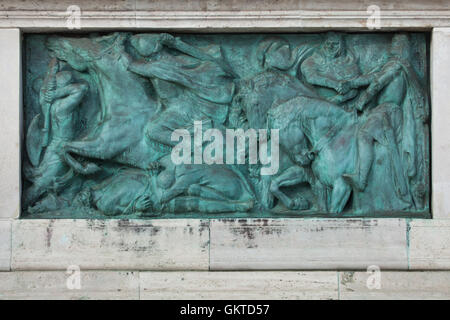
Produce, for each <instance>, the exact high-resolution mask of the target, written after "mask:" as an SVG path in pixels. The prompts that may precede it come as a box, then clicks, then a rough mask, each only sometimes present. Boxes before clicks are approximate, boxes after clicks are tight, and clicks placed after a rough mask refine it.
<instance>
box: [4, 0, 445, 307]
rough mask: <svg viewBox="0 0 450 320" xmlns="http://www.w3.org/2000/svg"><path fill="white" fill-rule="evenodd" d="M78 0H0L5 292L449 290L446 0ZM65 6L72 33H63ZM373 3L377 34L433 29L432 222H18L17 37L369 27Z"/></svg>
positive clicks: (162, 295)
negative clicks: (73, 23)
mask: <svg viewBox="0 0 450 320" xmlns="http://www.w3.org/2000/svg"><path fill="white" fill-rule="evenodd" d="M76 2H77V3H74V2H73V1H69V0H66V1H42V2H36V1H22V2H17V1H2V2H1V3H0V79H1V81H2V85H1V86H0V114H1V117H0V133H1V134H0V142H1V145H2V147H3V149H2V153H1V155H0V191H1V197H0V270H1V271H2V272H0V299H16V298H65V299H85V298H91V299H96V298H106V299H110V298H112V299H114V298H127V299H138V298H141V299H170V298H187V299H202V298H218V299H221V298H231V299H245V298H257V299H261V298H273V299H287V298H291V299H305V298H309V299H312V298H316V299H355V298H363V299H365V298H374V299H376V298H390V299H399V298H445V299H448V298H450V201H449V200H448V198H449V197H448V192H449V191H450V169H449V166H448V163H450V135H449V134H448V123H449V117H450V114H449V112H450V111H449V110H450V99H448V89H447V86H448V80H450V79H449V76H448V70H450V52H449V51H450V7H449V3H448V1H445V0H442V1H439V0H436V1H425V0H409V1H396V2H390V1H356V0H349V1H342V2H340V3H339V6H338V7H337V5H336V3H335V2H334V1H329V0H321V1H317V0H316V1H290V0H283V1H247V2H242V3H241V2H238V1H231V0H230V1H188V2H186V1H178V0H171V1H165V2H147V1H132V0H123V1H96V2H91V1H84V0H83V1H81V0H78V1H76ZM73 4H75V5H78V6H79V7H80V9H81V13H82V15H81V20H80V22H81V25H80V26H81V30H68V29H67V19H68V17H69V15H68V13H67V12H66V9H67V8H68V7H69V6H70V5H73ZM370 5H377V6H378V7H379V8H380V28H381V29H379V30H378V31H381V32H382V31H387V30H422V31H429V32H430V33H431V50H430V51H431V53H430V59H431V70H430V72H431V97H432V137H431V138H432V143H431V145H432V215H433V219H431V220H425V219H414V220H410V219H281V220H280V219H245V220H214V219H213V220H196V219H182V220H131V221H128V220H108V221H99V220H20V219H18V217H19V213H20V184H21V183H20V181H21V178H20V160H21V155H20V152H21V151H20V150H21V143H22V138H21V132H22V125H21V118H22V114H21V111H22V110H21V100H22V92H21V73H22V70H21V34H22V33H24V32H57V31H81V32H83V31H92V30H112V29H116V30H117V29H121V30H123V29H126V30H166V31H177V32H181V31H191V32H192V31H195V32H217V31H220V32H237V31H255V32H256V31H258V32H277V31H280V32H312V31H316V30H336V29H339V30H347V31H368V25H367V19H368V17H369V16H370V13H368V11H367V9H368V7H369V6H370ZM330 8H336V9H335V10H331V9H330ZM371 31H377V30H371ZM74 266H75V269H76V268H78V267H79V269H80V272H81V274H80V275H81V278H80V279H81V289H79V290H78V289H74V290H71V289H70V288H69V287H70V286H68V285H67V281H68V279H69V278H70V277H71V274H70V272H69V273H67V269H68V268H69V269H70V270H72V268H73V267H74ZM368 268H369V270H374V269H373V268H375V270H377V269H376V268H379V269H380V270H381V274H380V276H381V278H380V279H381V280H380V284H381V287H380V288H379V289H377V288H372V287H371V286H370V285H368V284H367V283H368V279H369V277H371V276H373V275H374V274H373V273H372V272H370V271H369V272H367V270H368ZM347 270H354V271H347ZM169 271H170V272H169ZM230 271H233V272H230ZM375 272H376V271H375ZM72 275H73V274H72ZM370 288H372V289H370Z"/></svg>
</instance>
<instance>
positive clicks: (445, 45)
mask: <svg viewBox="0 0 450 320" xmlns="http://www.w3.org/2000/svg"><path fill="white" fill-rule="evenodd" d="M449 50H450V28H435V29H433V34H432V41H431V90H432V93H431V99H432V104H433V112H432V121H431V123H432V126H431V136H432V140H431V141H432V146H431V152H432V157H431V159H432V165H431V171H432V180H431V181H432V184H433V185H432V190H433V192H432V206H433V218H434V219H450V200H449V199H450V197H449V196H448V195H449V192H450V166H449V165H448V164H449V162H450V134H448V119H449V117H450V101H449V99H448V85H447V84H448V83H449V81H450V75H449V74H448V72H447V70H448V69H449V68H450V55H449Z"/></svg>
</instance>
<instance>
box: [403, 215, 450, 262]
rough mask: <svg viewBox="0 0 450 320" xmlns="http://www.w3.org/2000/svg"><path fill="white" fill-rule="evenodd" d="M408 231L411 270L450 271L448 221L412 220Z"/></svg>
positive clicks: (449, 231)
mask: <svg viewBox="0 0 450 320" xmlns="http://www.w3.org/2000/svg"><path fill="white" fill-rule="evenodd" d="M408 229H409V268H410V269H411V270H429V269H435V270H448V269H450V220H448V219H447V220H444V219H443V220H412V221H411V222H409V223H408Z"/></svg>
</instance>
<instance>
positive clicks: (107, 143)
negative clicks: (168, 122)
mask: <svg viewBox="0 0 450 320" xmlns="http://www.w3.org/2000/svg"><path fill="white" fill-rule="evenodd" d="M127 36H128V35H127V34H119V33H114V34H112V35H108V36H103V37H96V38H75V37H73V38H72V37H70V38H69V37H59V36H54V37H49V38H48V39H47V47H48V48H49V50H50V51H51V52H52V53H53V54H54V55H55V56H56V57H57V58H58V59H60V60H63V61H66V62H67V63H68V64H69V65H70V66H71V67H72V68H74V69H75V70H77V71H80V72H88V73H89V75H90V76H91V77H92V80H93V82H94V83H95V84H96V86H97V91H98V95H99V97H100V113H99V123H98V127H97V128H95V129H94V130H92V132H90V133H89V134H88V135H87V136H86V137H83V138H82V139H80V140H78V141H72V142H69V143H67V144H66V145H65V158H66V161H67V162H68V164H69V165H70V166H71V167H73V168H74V169H75V170H76V171H77V172H80V173H82V174H90V173H94V172H96V171H97V170H98V169H99V168H98V166H97V165H95V164H94V163H88V164H87V165H82V164H81V163H80V162H78V161H77V160H76V159H75V158H74V157H73V156H72V154H75V155H79V156H83V157H87V158H93V159H102V160H112V161H114V162H118V163H122V164H128V165H132V166H135V167H138V168H147V167H148V166H149V164H150V163H152V162H153V161H155V160H156V159H157V158H159V156H160V154H158V151H157V150H155V149H153V148H152V146H150V145H148V144H147V142H146V141H145V135H144V127H145V125H146V124H147V123H148V121H150V119H151V118H152V116H153V115H154V114H155V111H156V109H157V106H158V103H157V101H156V99H154V98H153V97H151V96H150V95H149V94H148V92H147V89H146V88H145V84H144V80H143V79H142V78H140V77H139V76H138V75H136V74H134V73H132V72H130V71H128V70H127V67H128V63H129V60H128V59H129V56H128V54H127V53H126V52H125V49H124V42H125V40H126V38H127Z"/></svg>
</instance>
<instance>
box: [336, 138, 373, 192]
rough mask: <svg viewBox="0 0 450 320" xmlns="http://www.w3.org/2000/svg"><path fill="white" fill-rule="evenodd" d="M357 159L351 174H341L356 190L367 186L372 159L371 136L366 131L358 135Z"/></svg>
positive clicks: (361, 189) (362, 189)
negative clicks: (354, 169)
mask: <svg viewBox="0 0 450 320" xmlns="http://www.w3.org/2000/svg"><path fill="white" fill-rule="evenodd" d="M357 140H358V141H357V142H358V160H357V162H356V171H355V172H354V173H352V174H343V175H342V177H343V178H344V180H345V181H346V182H347V183H348V184H350V185H351V186H352V187H353V188H355V189H356V190H358V191H364V189H365V188H366V186H367V179H368V177H369V172H370V169H371V168H372V163H373V160H374V157H375V155H374V151H373V138H372V137H371V136H369V135H367V134H366V133H363V132H360V134H359V135H358V139H357Z"/></svg>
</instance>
